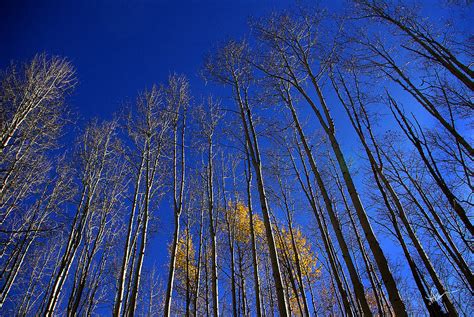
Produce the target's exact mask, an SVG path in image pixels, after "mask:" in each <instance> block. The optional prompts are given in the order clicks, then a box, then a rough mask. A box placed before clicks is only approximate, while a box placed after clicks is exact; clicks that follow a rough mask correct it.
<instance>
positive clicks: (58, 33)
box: [0, 0, 294, 118]
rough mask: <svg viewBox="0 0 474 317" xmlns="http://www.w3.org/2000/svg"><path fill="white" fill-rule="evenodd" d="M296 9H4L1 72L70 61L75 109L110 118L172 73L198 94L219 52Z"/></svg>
mask: <svg viewBox="0 0 474 317" xmlns="http://www.w3.org/2000/svg"><path fill="white" fill-rule="evenodd" d="M39 2H42V3H39ZM291 3H294V1H267V0H265V1H250V0H245V1H217V0H216V1H148V0H138V1H126V0H117V1H24V0H16V1H15V0H7V1H1V4H0V38H1V39H2V42H1V43H2V45H1V47H0V68H2V69H4V68H5V66H6V65H8V63H9V62H10V61H11V60H18V61H25V60H28V59H30V58H31V57H32V56H33V55H34V54H35V53H37V52H47V53H49V54H56V55H62V56H66V57H68V58H69V59H70V60H71V61H72V63H73V64H74V65H75V67H76V68H77V76H78V78H79V85H78V87H77V89H76V91H75V93H74V96H73V98H72V99H70V103H71V104H72V106H73V107H74V108H76V109H78V110H79V113H80V114H81V115H82V116H84V117H86V118H88V117H91V116H100V117H102V116H104V115H105V116H110V114H111V113H112V112H114V111H116V110H117V109H118V108H119V107H120V104H121V103H122V102H123V101H124V100H126V99H132V100H133V99H134V98H135V96H136V94H137V92H138V91H140V90H142V89H144V88H145V87H149V86H150V85H151V84H152V83H159V82H162V81H164V80H166V78H167V77H168V75H169V74H170V73H171V72H178V73H185V74H186V75H188V76H189V77H190V80H191V84H192V87H193V88H194V90H196V89H199V86H200V85H202V83H201V82H200V80H199V79H198V77H197V71H198V70H199V67H200V66H201V65H202V59H203V56H204V55H205V54H206V52H208V51H209V50H210V49H211V48H212V46H213V45H215V44H216V43H217V42H219V41H223V40H226V39H228V38H231V37H242V36H243V35H244V34H245V33H246V32H247V31H248V28H247V20H248V18H249V17H250V16H260V15H262V14H265V13H268V12H270V11H272V10H273V9H279V8H283V7H287V6H288V5H289V4H291Z"/></svg>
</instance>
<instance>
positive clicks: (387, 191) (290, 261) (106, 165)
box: [0, 0, 474, 317]
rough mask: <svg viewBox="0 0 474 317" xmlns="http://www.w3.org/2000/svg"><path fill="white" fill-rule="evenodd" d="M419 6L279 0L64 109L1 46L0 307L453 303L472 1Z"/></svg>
mask: <svg viewBox="0 0 474 317" xmlns="http://www.w3.org/2000/svg"><path fill="white" fill-rule="evenodd" d="M428 3H429V2H428ZM471 6H472V3H470V1H465V2H463V1H445V5H444V9H445V10H446V12H449V11H450V10H455V9H456V10H460V11H463V10H466V12H468V10H469V8H470V7H471ZM426 12H430V11H429V10H428V11H427V10H426V7H423V6H420V5H418V4H416V3H413V2H411V1H401V2H400V1H390V0H351V1H345V8H344V9H343V10H338V11H334V10H328V9H324V7H323V6H303V5H302V4H301V3H299V2H295V3H294V5H293V8H292V9H291V10H281V11H275V12H273V13H271V14H267V15H265V16H263V17H255V18H251V19H249V23H248V29H247V30H244V31H245V34H246V35H245V36H243V37H242V38H230V39H227V40H225V41H222V42H220V43H215V46H214V47H209V51H208V54H207V55H206V56H205V57H204V58H203V59H202V63H201V65H200V71H199V74H197V76H199V78H200V80H201V81H202V82H203V83H204V84H205V87H207V88H208V89H209V90H208V91H202V93H201V94H193V93H192V87H191V85H190V80H189V76H194V75H196V74H181V73H171V74H170V75H169V78H168V80H167V81H166V82H161V83H160V82H157V83H149V85H148V86H147V87H143V90H142V91H141V92H139V93H137V94H136V96H135V97H134V99H133V100H132V101H131V102H126V103H124V104H123V106H121V107H117V110H116V111H115V112H114V113H110V114H109V117H108V118H101V117H98V118H88V119H87V124H84V125H77V124H75V119H76V118H75V117H76V116H80V115H81V109H80V105H79V109H78V110H77V111H76V110H75V109H73V108H72V107H71V106H70V103H69V99H70V96H71V94H73V92H74V90H75V89H76V87H77V85H78V83H79V82H80V81H83V80H84V79H81V78H79V77H78V76H77V70H76V68H75V66H74V62H73V61H71V60H70V59H69V58H68V57H67V56H57V55H54V54H50V53H49V52H37V55H35V56H34V57H32V58H31V59H30V60H19V61H12V62H11V63H10V66H9V67H6V68H5V69H3V70H2V71H1V78H0V126H1V128H0V131H1V134H0V142H1V143H0V315H2V316H110V315H112V316H219V315H221V316H258V317H261V316H267V317H269V316H472V315H473V314H474V301H473V295H474V276H473V260H474V258H473V251H474V250H473V249H474V244H473V235H474V226H473V224H472V217H473V212H472V209H473V204H474V200H473V189H474V187H473V186H474V184H473V182H474V178H473V172H474V162H473V159H474V150H473V148H472V144H473V123H474V121H473V118H474V117H473V114H474V113H473V107H474V104H473V101H474V94H473V92H474V70H473V65H474V55H473V52H474V45H473V44H474V42H473V39H474V37H473V34H472V33H468V32H466V28H465V27H463V23H467V24H470V25H471V27H472V25H473V24H472V22H473V21H472V17H466V16H465V17H464V19H467V21H463V20H462V17H461V18H452V19H451V16H450V15H449V14H447V13H446V12H445V14H440V15H436V14H434V15H433V16H428V15H427V14H426ZM471 12H472V10H471ZM464 26H465V25H464ZM467 29H469V27H468V28H467ZM163 218H166V219H171V220H170V221H169V222H166V221H164V222H163V221H161V219H163ZM165 225H166V226H167V228H163V227H164V226H165ZM164 230H166V232H169V235H168V237H167V238H166V239H159V240H157V239H155V238H154V237H156V235H157V234H158V233H159V232H164Z"/></svg>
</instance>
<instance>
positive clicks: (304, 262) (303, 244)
mask: <svg viewBox="0 0 474 317" xmlns="http://www.w3.org/2000/svg"><path fill="white" fill-rule="evenodd" d="M293 238H294V240H295V246H296V250H297V252H298V258H299V262H300V267H301V273H302V274H303V275H304V276H308V277H309V278H310V279H315V278H318V277H319V275H320V274H321V270H320V268H319V267H318V265H317V262H318V259H317V257H316V254H315V253H314V252H313V251H312V250H311V244H310V243H309V242H308V240H307V239H306V238H305V237H304V236H303V234H302V233H301V230H299V229H293ZM276 246H277V249H278V250H279V254H282V252H285V253H286V254H287V255H288V257H289V259H290V262H291V266H292V269H293V270H295V268H296V254H295V252H294V248H293V244H292V239H291V232H290V230H287V229H285V228H282V229H280V232H279V234H278V239H276ZM295 272H296V271H295Z"/></svg>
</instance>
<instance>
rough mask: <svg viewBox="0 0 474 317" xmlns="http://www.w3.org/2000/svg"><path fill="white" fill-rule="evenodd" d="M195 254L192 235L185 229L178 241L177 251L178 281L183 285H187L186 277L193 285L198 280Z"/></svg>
mask: <svg viewBox="0 0 474 317" xmlns="http://www.w3.org/2000/svg"><path fill="white" fill-rule="evenodd" d="M195 253H196V252H195V250H194V244H193V239H192V237H191V234H190V233H189V231H188V230H187V229H185V230H184V232H183V233H182V234H181V235H180V237H179V239H178V248H177V250H176V279H177V280H179V281H180V282H181V283H183V284H184V283H186V276H187V277H188V279H189V281H190V282H191V283H194V282H193V281H195V279H196V278H197V267H196V264H195V262H196V261H195V258H194V256H195Z"/></svg>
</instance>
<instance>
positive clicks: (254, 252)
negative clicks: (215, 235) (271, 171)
mask: <svg viewBox="0 0 474 317" xmlns="http://www.w3.org/2000/svg"><path fill="white" fill-rule="evenodd" d="M245 150H246V151H245V152H246V169H245V172H246V173H245V174H246V180H247V206H248V209H249V218H250V242H251V247H252V262H253V279H254V292H255V305H256V312H255V313H256V315H257V317H261V316H262V308H261V303H260V298H261V296H260V278H259V272H258V257H257V245H256V239H255V227H254V219H253V207H252V190H251V187H252V169H251V166H250V158H249V154H248V148H247V147H245Z"/></svg>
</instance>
